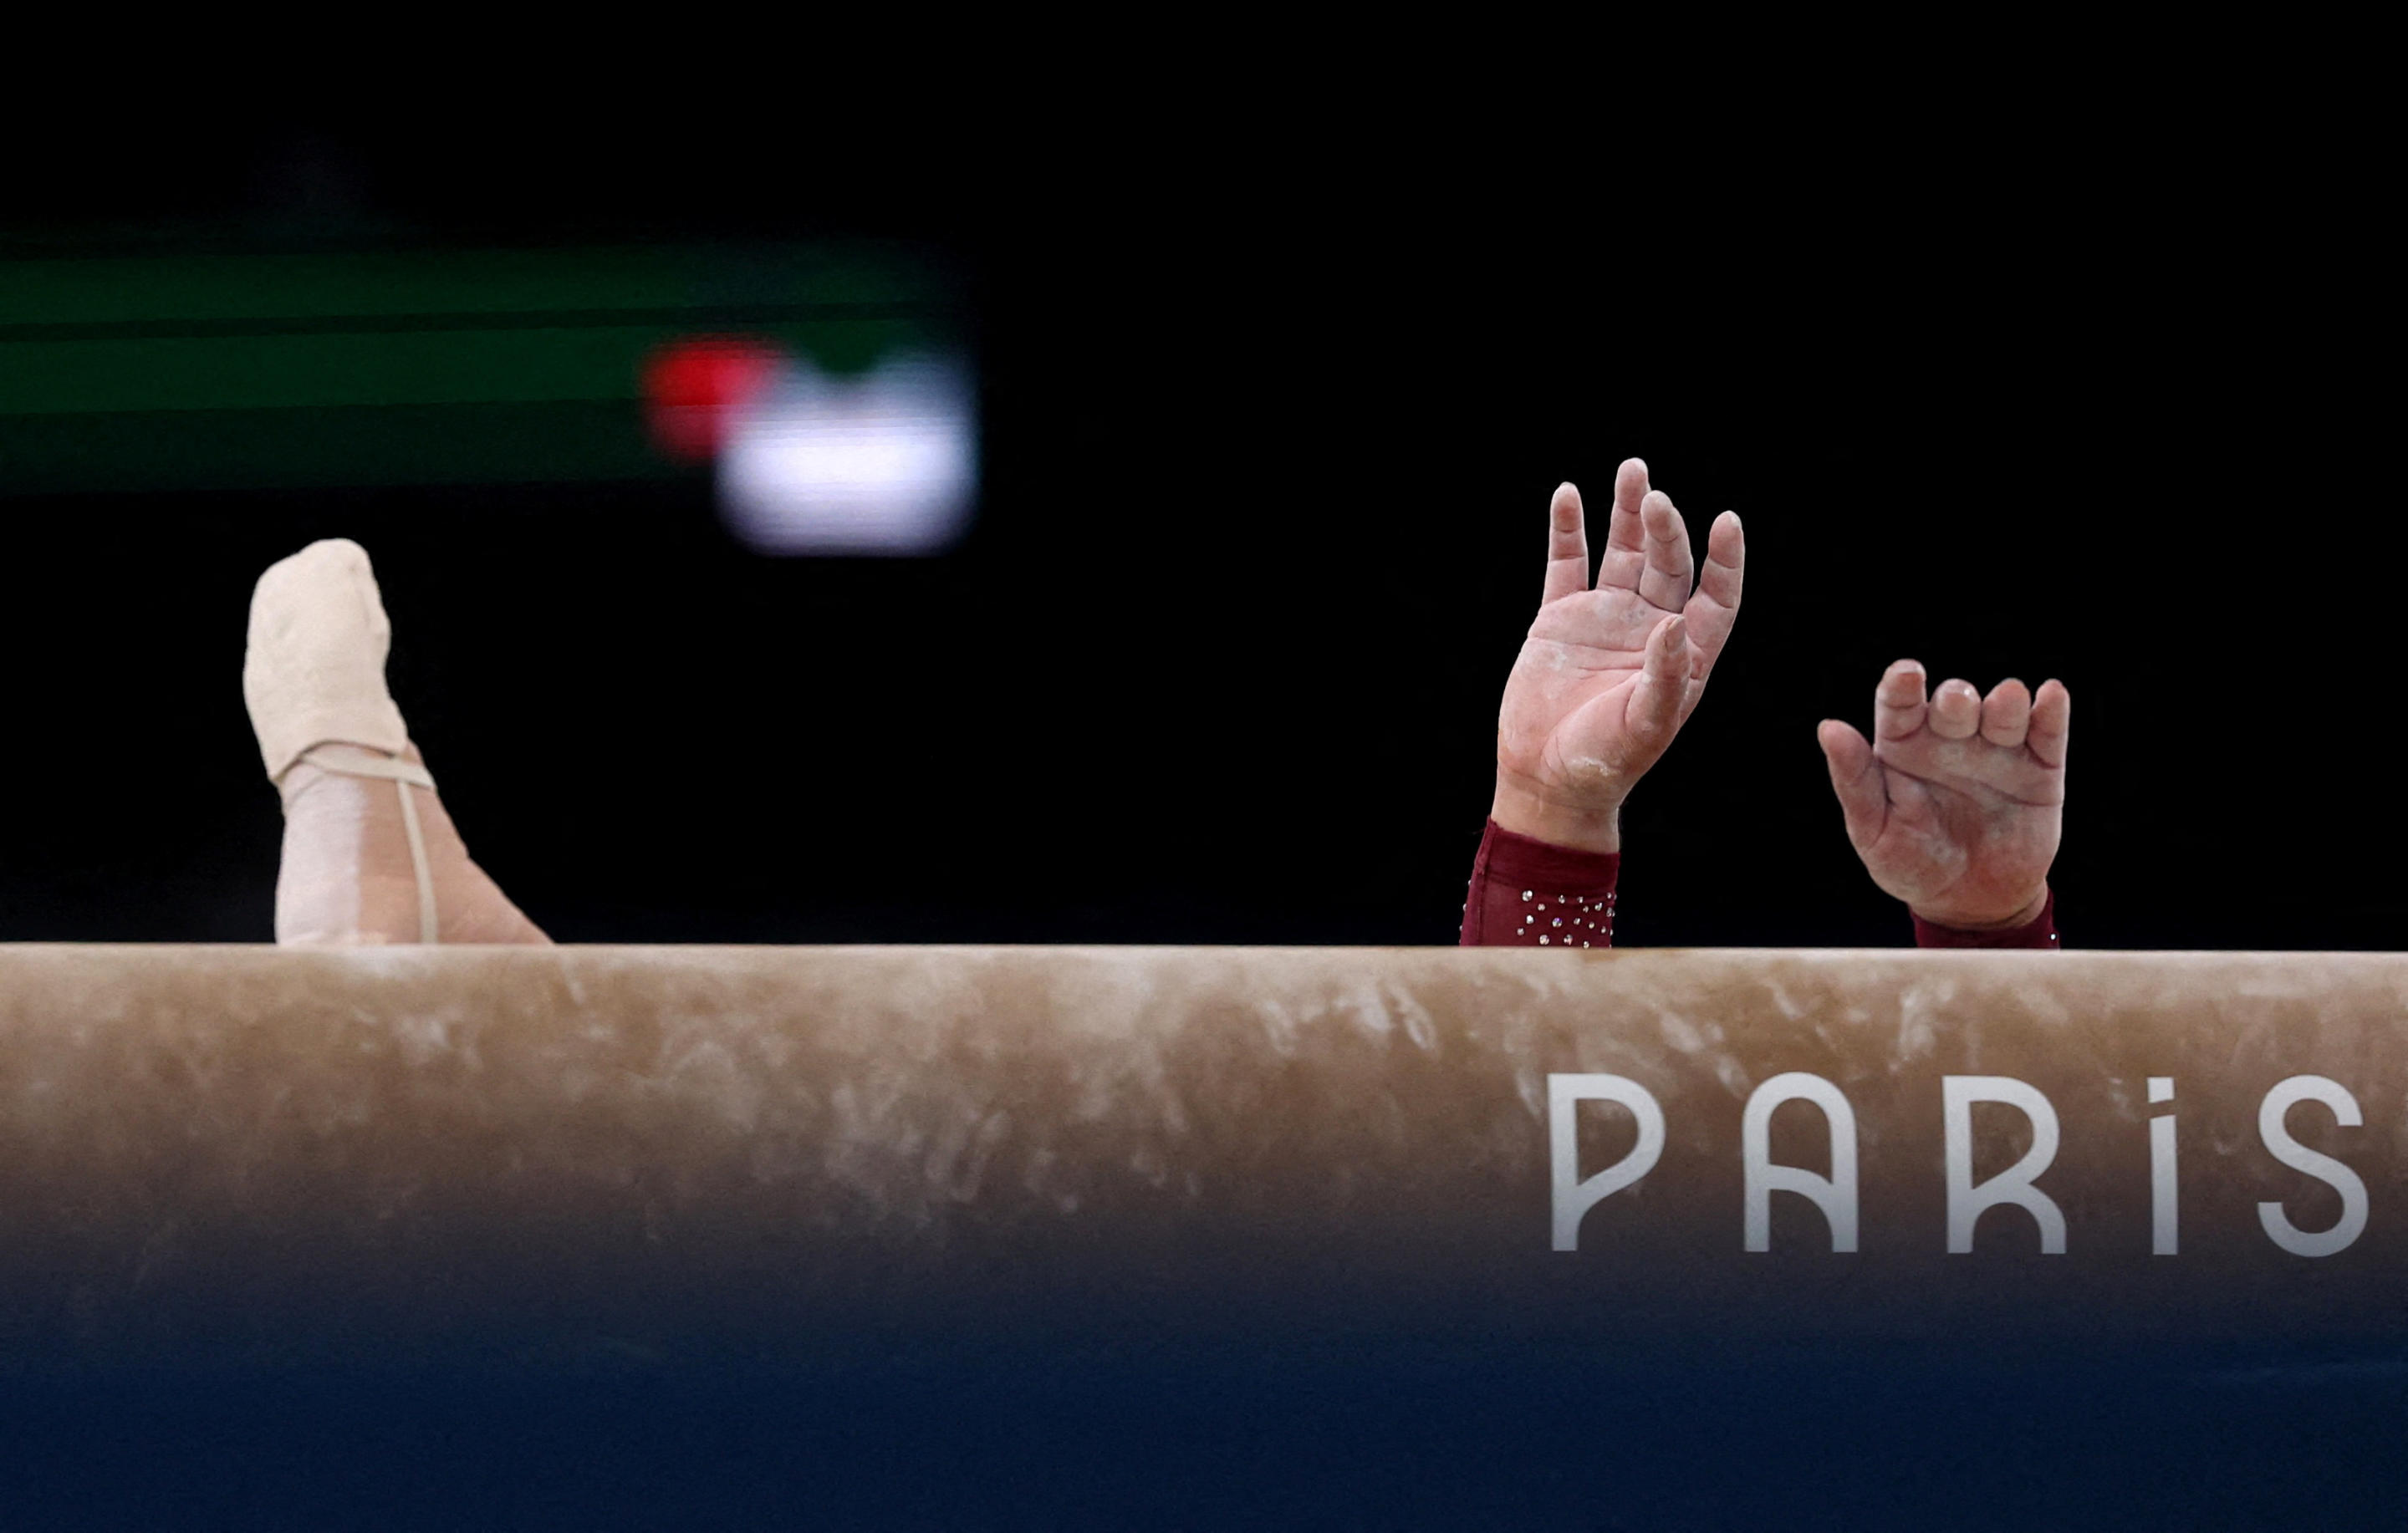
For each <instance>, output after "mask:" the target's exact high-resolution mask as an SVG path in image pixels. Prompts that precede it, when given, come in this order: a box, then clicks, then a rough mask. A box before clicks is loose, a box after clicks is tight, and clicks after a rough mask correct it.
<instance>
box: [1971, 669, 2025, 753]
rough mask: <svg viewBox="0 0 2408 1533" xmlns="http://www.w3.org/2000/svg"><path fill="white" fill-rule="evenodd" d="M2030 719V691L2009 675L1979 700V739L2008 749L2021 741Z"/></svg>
mask: <svg viewBox="0 0 2408 1533" xmlns="http://www.w3.org/2000/svg"><path fill="white" fill-rule="evenodd" d="M2030 722H2031V692H2030V690H2029V689H2028V688H2027V687H2026V686H2025V685H2024V684H2023V683H2022V682H2021V681H2016V680H2015V679H2014V677H2012V676H2010V677H2008V678H2007V679H2006V680H2005V681H2001V682H2000V683H1999V684H1998V685H1997V686H1995V687H1992V688H1991V689H1990V695H1988V696H1987V697H1985V698H1983V699H1982V738H1984V739H1985V740H1988V741H1989V742H1990V743H1991V744H1992V745H2003V746H2006V747H2007V748H2008V749H2010V750H2012V749H2014V747H2016V746H2018V745H2021V744H2022V743H2023V742H2024V729H2025V727H2026V726H2027V725H2028V724H2030Z"/></svg>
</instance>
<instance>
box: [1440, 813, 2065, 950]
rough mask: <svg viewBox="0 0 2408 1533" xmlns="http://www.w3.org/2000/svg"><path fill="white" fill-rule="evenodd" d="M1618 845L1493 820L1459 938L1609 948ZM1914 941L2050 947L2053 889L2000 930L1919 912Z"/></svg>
mask: <svg viewBox="0 0 2408 1533" xmlns="http://www.w3.org/2000/svg"><path fill="white" fill-rule="evenodd" d="M1621 872H1622V854H1621V853H1620V852H1582V851H1579V850H1577V849H1575V848H1572V847H1568V846H1556V845H1555V844H1554V843H1553V842H1550V841H1541V840H1534V839H1532V838H1530V837H1527V836H1516V835H1515V834H1514V833H1513V832H1512V831H1510V830H1502V829H1499V828H1498V824H1497V822H1495V821H1494V820H1492V821H1490V822H1489V823H1488V829H1487V831H1486V833H1485V834H1484V835H1483V836H1482V837H1481V838H1480V852H1479V855H1477V856H1475V857H1473V858H1472V860H1471V889H1470V892H1469V895H1468V896H1467V897H1466V898H1465V900H1464V903H1463V935H1462V938H1461V945H1462V946H1464V947H1467V948H1508V947H1522V948H1610V947H1612V946H1613V904H1614V897H1613V885H1614V881H1615V880H1616V879H1617V878H1619V877H1620V875H1621ZM1914 945H1915V946H1916V947H1919V948H2054V947H2056V946H2057V892H2056V891H2055V890H2051V891H2049V895H2048V899H2047V902H2046V903H2044V904H2043V905H2042V906H2041V908H2040V914H2039V915H2037V916H2035V917H2034V918H2033V919H2032V920H2031V921H2030V922H2028V923H2027V924H2024V925H2021V926H2012V927H2009V928H2008V929H2007V930H2005V931H1988V932H1968V931H1958V930H1957V929H1956V928H1955V927H1952V926H1935V925H1932V924H1930V923H1928V922H1926V921H1923V920H1920V919H1917V920H1916V922H1915V923H1914Z"/></svg>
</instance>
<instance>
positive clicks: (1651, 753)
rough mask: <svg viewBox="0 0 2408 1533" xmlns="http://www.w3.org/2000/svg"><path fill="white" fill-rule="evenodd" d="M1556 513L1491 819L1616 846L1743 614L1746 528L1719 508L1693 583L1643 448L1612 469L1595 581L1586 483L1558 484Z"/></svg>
mask: <svg viewBox="0 0 2408 1533" xmlns="http://www.w3.org/2000/svg"><path fill="white" fill-rule="evenodd" d="M1551 515H1552V519H1553V520H1552V526H1551V530H1550V533H1549V541H1548V549H1547V579H1546V587H1545V591H1544V594H1543V595H1541V598H1540V605H1539V615H1538V618H1537V620H1536V621H1535V622H1533V623H1531V624H1530V635H1529V638H1527V639H1526V640H1524V641H1523V644H1522V652H1521V655H1520V656H1519V657H1518V658H1517V659H1516V660H1515V661H1514V662H1513V670H1512V675H1511V676H1509V677H1508V678H1507V679H1506V682H1505V701H1504V706H1503V707H1502V708H1501V709H1499V710H1498V720H1497V797H1496V800H1495V802H1494V805H1493V807H1492V808H1491V809H1490V810H1489V817H1490V818H1491V819H1493V820H1495V821H1496V822H1497V824H1498V826H1500V827H1501V828H1503V829H1506V830H1510V831H1513V832H1515V833H1517V834H1520V835H1524V836H1530V837H1535V838H1538V839H1540V840H1542V841H1550V842H1554V843H1555V844H1556V845H1559V846H1570V847H1578V848H1581V849H1583V850H1585V851H1592V852H1618V851H1620V850H1621V847H1622V839H1621V825H1620V814H1621V809H1622V804H1623V800H1624V799H1626V798H1627V797H1628V796H1629V795H1630V790H1631V788H1632V786H1633V785H1634V784H1636V783H1637V782H1638V781H1639V779H1640V778H1641V776H1642V775H1644V774H1645V772H1646V771H1647V769H1648V768H1649V767H1650V766H1654V765H1655V764H1656V758H1658V757H1660V756H1661V755H1663V753H1664V752H1665V749H1666V748H1667V747H1668V746H1670V744H1671V743H1672V737H1673V735H1674V734H1676V733H1677V732H1678V731H1679V730H1680V727H1681V724H1682V722H1683V721H1684V720H1685V719H1687V718H1688V716H1689V713H1690V711H1691V710H1692V709H1695V708H1696V707H1697V706H1698V699H1699V697H1700V696H1702V695H1704V693H1705V689H1706V679H1707V678H1708V677H1709V676H1710V675H1712V674H1713V668H1714V662H1715V661H1716V660H1717V659H1719V658H1720V657H1721V655H1722V651H1723V645H1724V643H1725V642H1726V641H1727V639H1728V638H1730V631H1731V624H1732V623H1735V622H1736V621H1737V620H1738V617H1739V597H1740V580H1741V575H1742V570H1743V569H1744V567H1745V566H1746V562H1747V544H1746V538H1745V537H1744V536H1743V535H1742V532H1741V530H1740V523H1739V518H1738V517H1737V516H1736V515H1734V514H1733V513H1731V512H1729V511H1725V512H1724V513H1723V514H1722V515H1721V516H1719V517H1717V518H1715V519H1714V524H1713V531H1712V532H1711V533H1710V534H1709V535H1708V537H1707V542H1706V566H1705V571H1704V574H1703V578H1702V579H1698V580H1696V581H1695V588H1694V589H1692V579H1693V576H1694V574H1695V569H1694V564H1693V561H1692V557H1691V554H1690V550H1689V533H1688V528H1687V527H1686V526H1685V525H1684V523H1682V521H1681V515H1680V513H1679V512H1678V511H1676V510H1675V509H1673V508H1672V502H1671V499H1670V496H1668V495H1666V494H1663V493H1662V492H1661V491H1656V490H1650V489H1649V488H1648V486H1647V466H1646V465H1645V464H1643V463H1641V462H1640V461H1639V460H1638V459H1636V458H1633V459H1631V460H1630V461H1629V462H1627V463H1626V464H1624V465H1623V466H1622V467H1621V469H1620V470H1619V471H1618V472H1617V473H1616V474H1615V475H1614V479H1613V516H1612V519H1611V520H1610V522H1609V523H1608V525H1607V531H1606V538H1605V552H1604V554H1603V556H1602V557H1601V558H1600V560H1599V561H1598V570H1597V579H1596V581H1595V583H1594V585H1592V584H1591V582H1590V580H1589V565H1588V534H1587V529H1586V524H1585V522H1584V512H1583V509H1582V506H1581V497H1580V492H1579V491H1578V490H1576V489H1574V488H1573V487H1572V486H1570V485H1569V484H1566V485H1564V486H1563V487H1561V488H1560V489H1558V490H1556V492H1555V502H1554V505H1553V507H1552V508H1551Z"/></svg>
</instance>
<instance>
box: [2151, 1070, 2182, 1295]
mask: <svg viewBox="0 0 2408 1533" xmlns="http://www.w3.org/2000/svg"><path fill="white" fill-rule="evenodd" d="M2173 1099H2174V1078H2173V1077H2172V1076H2171V1075H2153V1076H2151V1077H2149V1100H2150V1101H2151V1102H2171V1101H2172V1100H2173ZM2175 1236H2176V1213H2175V1206H2174V1115H2173V1114H2172V1113H2171V1112H2167V1113H2161V1114H2159V1115H2158V1116H2157V1117H2154V1118H2151V1119H2150V1120H2149V1252H2150V1254H2152V1255H2157V1256H2171V1255H2173V1254H2175V1253H2176V1251H2177V1250H2178V1241H2177V1240H2176V1239H2175Z"/></svg>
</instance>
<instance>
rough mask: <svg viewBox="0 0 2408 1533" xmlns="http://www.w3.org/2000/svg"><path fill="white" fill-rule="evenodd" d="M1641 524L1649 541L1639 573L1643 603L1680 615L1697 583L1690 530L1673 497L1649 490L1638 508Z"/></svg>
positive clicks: (1640, 593) (1659, 491)
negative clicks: (1643, 564) (1690, 543)
mask: <svg viewBox="0 0 2408 1533" xmlns="http://www.w3.org/2000/svg"><path fill="white" fill-rule="evenodd" d="M1639 524H1640V527H1641V531H1642V532H1643V533H1644V534H1645V535H1646V539H1647V549H1646V552H1647V567H1646V568H1645V569H1644V570H1642V571H1641V572H1640V576H1639V595H1640V596H1641V599H1643V600H1645V601H1647V602H1649V603H1651V604H1652V605H1654V606H1656V607H1660V608H1662V609H1664V610H1666V611H1667V612H1677V611H1679V610H1680V609H1682V608H1683V607H1684V606H1685V605H1687V603H1688V600H1689V588H1690V586H1692V585H1694V584H1695V583H1696V582H1697V573H1698V572H1697V565H1696V562H1695V560H1694V559H1693V558H1692V557H1691V555H1690V552H1689V528H1688V524H1687V523H1684V522H1683V521H1682V520H1681V513H1680V512H1679V511H1677V510H1675V509H1673V508H1672V497H1671V496H1670V495H1668V494H1665V493H1664V492H1663V491H1661V490H1650V491H1648V492H1647V498H1646V499H1645V500H1643V501H1641V503H1640V506H1639Z"/></svg>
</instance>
